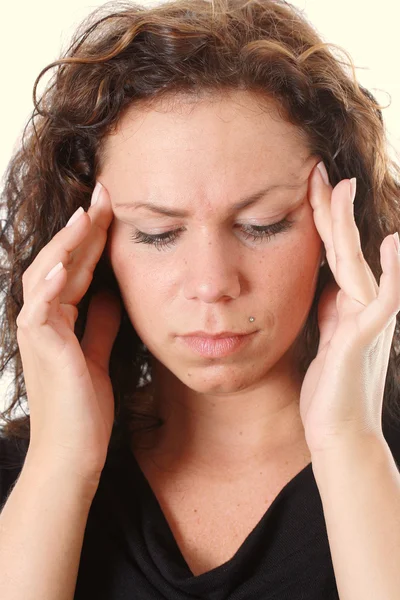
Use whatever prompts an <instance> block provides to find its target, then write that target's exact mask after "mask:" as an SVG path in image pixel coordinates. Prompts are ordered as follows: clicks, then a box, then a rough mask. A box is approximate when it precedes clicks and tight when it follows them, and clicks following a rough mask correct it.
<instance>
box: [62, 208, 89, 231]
mask: <svg viewBox="0 0 400 600" xmlns="http://www.w3.org/2000/svg"><path fill="white" fill-rule="evenodd" d="M84 212H85V211H84V210H83V208H82V206H80V207H79V208H78V209H77V210H76V211H75V212H74V214H73V215H72V217H71V218H70V219H69V221H68V223H67V224H66V226H65V227H70V226H71V225H72V224H73V223H75V221H77V220H78V219H79V217H80V216H81V215H82V214H83V213H84Z"/></svg>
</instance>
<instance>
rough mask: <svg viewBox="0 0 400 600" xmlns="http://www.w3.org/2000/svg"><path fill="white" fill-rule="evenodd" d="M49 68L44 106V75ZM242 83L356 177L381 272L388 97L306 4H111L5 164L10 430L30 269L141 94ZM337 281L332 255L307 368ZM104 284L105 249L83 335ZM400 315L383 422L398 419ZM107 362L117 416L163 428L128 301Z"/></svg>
mask: <svg viewBox="0 0 400 600" xmlns="http://www.w3.org/2000/svg"><path fill="white" fill-rule="evenodd" d="M343 54H344V55H345V56H346V57H347V59H348V62H346V61H343V60H342V59H343ZM53 67H56V71H55V74H54V76H53V77H52V79H51V80H50V82H49V84H48V85H47V87H46V89H45V91H44V92H43V95H42V97H41V99H40V101H39V102H38V101H37V99H36V89H37V85H38V82H39V80H40V78H41V77H42V75H43V74H44V73H46V72H47V71H48V70H49V69H51V68H53ZM349 67H350V69H349ZM239 89H240V90H246V91H249V92H251V93H254V94H256V95H258V96H259V97H263V98H265V99H272V100H274V101H275V104H276V106H277V110H278V112H279V114H280V116H281V117H282V118H283V119H285V120H286V121H287V122H290V123H292V124H294V125H296V126H297V127H298V128H299V132H300V133H301V135H302V136H304V139H305V140H306V142H307V144H308V146H309V148H310V150H311V152H312V153H313V154H315V155H318V156H320V157H321V158H322V159H323V161H324V163H325V165H326V167H327V170H328V173H329V178H330V182H331V184H332V186H335V185H336V184H337V183H338V182H339V181H340V180H341V179H344V178H351V177H357V198H356V200H355V220H356V224H357V226H358V229H359V232H360V239H361V245H362V251H363V253H364V256H365V258H366V260H367V262H368V263H369V265H370V267H371V270H372V271H373V273H374V275H375V277H376V280H377V281H379V278H380V276H381V273H382V269H381V265H380V245H381V243H382V241H383V239H384V238H385V237H386V236H387V235H388V234H389V233H393V232H394V231H396V230H398V229H399V200H398V199H399V189H400V166H399V165H397V164H395V162H394V161H393V160H391V159H390V158H389V154H388V145H389V143H388V141H387V139H386V136H385V126H384V123H383V119H382V112H381V108H383V107H381V106H379V105H378V104H377V102H376V100H375V98H374V96H373V95H372V94H371V93H370V92H369V91H368V90H366V89H365V88H364V87H362V86H361V85H360V84H359V83H358V82H357V81H356V75H355V68H354V65H353V63H352V60H351V58H350V57H349V55H348V53H347V52H346V51H345V50H344V49H343V48H341V47H339V46H336V45H335V44H330V43H325V42H323V41H322V40H321V39H320V37H319V36H318V34H317V33H316V31H315V30H314V28H313V27H312V25H311V24H310V23H309V22H308V21H307V19H306V18H305V16H304V14H303V13H302V12H301V11H300V10H298V9H296V8H295V7H294V6H292V5H291V4H290V3H288V2H285V1H283V0H211V1H207V0H176V1H172V2H165V3H163V4H160V5H157V6H153V7H151V8H150V7H143V6H140V5H138V4H133V3H130V2H108V3H106V4H105V5H103V6H102V7H100V8H99V9H96V10H95V11H93V12H92V13H91V14H90V15H89V16H88V17H87V18H86V19H85V20H84V21H83V22H82V24H81V25H80V26H79V27H78V29H77V31H76V33H75V34H74V36H73V38H72V43H71V45H70V47H69V48H68V50H67V51H66V52H65V54H64V55H63V56H62V58H60V59H59V60H56V61H55V62H53V63H51V64H49V65H48V66H47V67H45V68H44V69H43V70H42V71H41V73H40V74H39V75H38V77H37V79H36V81H35V83H34V89H33V102H34V111H33V113H32V116H31V117H30V119H29V121H28V123H27V125H26V127H25V129H24V132H23V135H22V142H21V145H20V146H19V148H18V149H17V150H16V151H15V152H14V154H13V156H12V158H11V160H10V162H9V164H8V167H7V170H6V173H5V179H4V182H5V183H4V188H3V190H2V195H1V207H2V209H3V211H4V214H5V218H4V222H3V225H2V229H1V234H0V241H1V248H2V249H3V251H4V256H3V264H2V266H1V271H0V288H1V291H2V292H3V293H4V296H5V301H4V303H3V304H2V309H3V310H2V313H1V319H2V327H1V344H0V346H1V359H0V360H1V366H0V369H1V372H2V373H3V372H4V371H5V369H6V368H8V369H9V368H10V366H9V365H12V374H13V382H14V384H15V385H14V390H13V394H12V397H11V399H10V402H9V404H8V406H7V407H6V410H5V411H4V412H2V413H1V418H2V421H3V422H4V427H3V430H4V433H5V435H6V436H16V437H17V438H23V439H29V434H30V419H29V415H27V414H26V413H25V411H24V410H23V412H24V415H23V416H19V417H15V415H14V416H13V415H12V413H13V411H15V410H16V409H17V408H22V409H23V401H26V400H27V397H26V389H25V384H24V377H23V369H22V363H21V357H20V353H19V348H18V343H17V335H16V330H17V326H16V319H17V316H18V314H19V312H20V310H21V308H22V305H23V289H22V275H23V273H24V271H25V270H26V269H27V268H28V266H29V265H30V264H31V263H32V261H33V260H34V259H35V257H36V256H37V254H38V253H39V252H40V250H41V249H42V248H43V247H44V246H45V245H46V244H48V242H49V241H50V240H51V239H52V237H53V236H54V235H55V234H56V233H57V232H58V231H59V230H60V229H61V228H62V227H64V225H65V223H66V221H67V219H68V218H69V217H70V215H71V214H72V213H73V212H74V211H75V210H76V209H77V208H78V207H79V206H81V205H82V206H83V208H84V209H85V210H87V209H88V208H89V204H90V198H91V194H92V191H93V188H94V185H95V183H96V178H97V175H98V173H99V172H100V171H101V168H102V165H103V164H104V159H105V154H104V146H105V145H104V143H103V142H104V140H105V137H106V136H107V135H109V134H110V133H112V132H113V131H115V128H116V126H117V125H118V122H119V120H120V119H121V117H122V116H123V115H124V114H125V111H126V110H127V109H129V108H130V107H131V106H132V105H133V104H135V103H139V102H140V105H141V106H143V107H148V108H150V109H151V107H152V106H153V103H158V102H159V101H160V100H162V99H163V98H167V99H174V98H177V97H178V95H182V94H184V95H186V96H191V97H193V99H194V100H197V99H200V98H202V97H203V96H204V95H206V94H212V95H217V94H227V93H229V92H230V91H235V90H239ZM332 277H333V275H332V273H331V271H330V269H329V266H328V265H325V266H324V267H322V268H321V269H320V274H319V279H318V283H317V288H316V293H315V297H314V300H313V304H312V307H311V310H310V312H309V315H308V318H307V321H306V323H305V326H304V328H303V330H302V331H301V335H300V336H299V340H300V344H299V348H300V353H299V368H300V370H301V373H302V374H303V375H304V374H305V373H306V371H307V369H308V366H309V365H310V363H311V361H312V360H313V358H315V356H316V352H317V348H318V342H319V330H318V324H317V306H318V301H319V298H320V295H321V292H322V289H323V288H324V286H325V284H326V283H327V282H328V280H329V279H331V278H332ZM101 288H107V289H110V290H112V291H113V292H114V293H116V294H120V292H119V288H118V284H117V282H116V279H115V277H114V275H113V271H112V269H111V266H110V264H109V262H108V260H107V257H106V256H105V252H103V255H102V257H101V259H100V261H99V262H98V264H97V266H96V269H95V272H94V275H93V280H92V282H91V284H90V287H89V289H88V291H87V293H86V294H85V296H84V297H83V298H82V300H81V302H80V303H79V305H78V310H79V315H78V318H77V321H76V326H75V332H76V335H77V337H78V339H79V341H81V340H82V337H83V333H84V329H85V322H86V316H87V309H88V305H89V303H90V299H91V297H92V296H93V294H96V293H97V292H98V291H99V289H101ZM399 318H400V317H399V315H397V316H396V329H395V333H394V339H393V343H392V348H391V353H390V360H389V365H388V372H387V377H386V383H385V390H384V404H383V426H384V425H385V423H386V422H388V423H389V421H390V422H391V423H392V424H398V423H400V411H399V405H400V400H399V390H400V384H399V360H400V359H399V356H398V354H399ZM109 371H110V378H111V381H112V384H113V391H114V397H115V408H116V410H115V415H116V416H115V423H120V424H121V425H122V426H123V427H124V428H125V426H126V429H127V430H129V431H147V432H149V431H151V430H155V429H157V428H158V427H160V426H161V425H162V423H163V421H162V420H161V419H160V418H159V417H157V415H156V414H155V412H154V406H153V405H152V401H151V395H147V396H146V394H142V393H141V392H142V391H143V389H144V390H146V389H147V388H148V384H149V383H150V387H151V382H152V380H151V355H150V354H149V352H148V349H147V348H146V346H145V345H144V344H143V343H142V341H141V339H140V338H139V337H138V335H137V333H136V331H135V329H134V328H133V326H132V324H131V322H130V320H129V318H128V315H127V313H126V311H125V309H124V307H123V308H122V320H121V326H120V329H119V332H118V336H117V338H116V341H115V343H114V347H113V350H112V354H111V358H110V366H109ZM146 384H147V385H146Z"/></svg>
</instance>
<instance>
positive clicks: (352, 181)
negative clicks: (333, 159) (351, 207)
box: [350, 177, 357, 202]
mask: <svg viewBox="0 0 400 600" xmlns="http://www.w3.org/2000/svg"><path fill="white" fill-rule="evenodd" d="M350 186H351V187H350V196H351V201H352V202H354V198H355V197H356V189H357V178H356V177H353V178H352V179H350Z"/></svg>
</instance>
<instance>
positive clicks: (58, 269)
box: [45, 262, 64, 280]
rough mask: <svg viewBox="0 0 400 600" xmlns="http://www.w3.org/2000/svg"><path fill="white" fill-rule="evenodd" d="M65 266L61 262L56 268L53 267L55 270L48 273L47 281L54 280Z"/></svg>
mask: <svg viewBox="0 0 400 600" xmlns="http://www.w3.org/2000/svg"><path fill="white" fill-rule="evenodd" d="M63 266H64V265H63V264H62V262H59V263H57V264H56V266H55V267H53V268H52V269H51V271H49V272H48V273H47V275H46V277H45V279H47V280H49V279H53V277H54V276H55V275H57V273H58V272H59V271H61V269H62V268H63Z"/></svg>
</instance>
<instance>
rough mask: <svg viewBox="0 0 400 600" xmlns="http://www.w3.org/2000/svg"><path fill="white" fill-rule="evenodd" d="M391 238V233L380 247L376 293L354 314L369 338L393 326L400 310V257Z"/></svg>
mask: <svg viewBox="0 0 400 600" xmlns="http://www.w3.org/2000/svg"><path fill="white" fill-rule="evenodd" d="M391 238H392V235H388V236H387V237H385V239H384V240H383V242H382V244H381V247H380V257H381V265H382V275H381V277H380V279H379V289H378V295H377V297H376V298H375V299H374V300H373V301H372V302H371V303H370V304H369V305H368V306H366V307H365V309H364V310H362V311H361V312H360V313H359V314H358V315H357V316H356V319H357V323H358V327H359V330H360V332H365V334H366V336H367V337H368V339H370V340H373V339H375V338H376V337H377V336H378V335H380V334H381V332H382V331H383V330H384V329H386V328H388V327H392V328H394V326H395V318H396V315H397V313H398V312H399V310H400V258H399V255H398V253H397V249H396V248H395V245H394V242H393V239H391Z"/></svg>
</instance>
